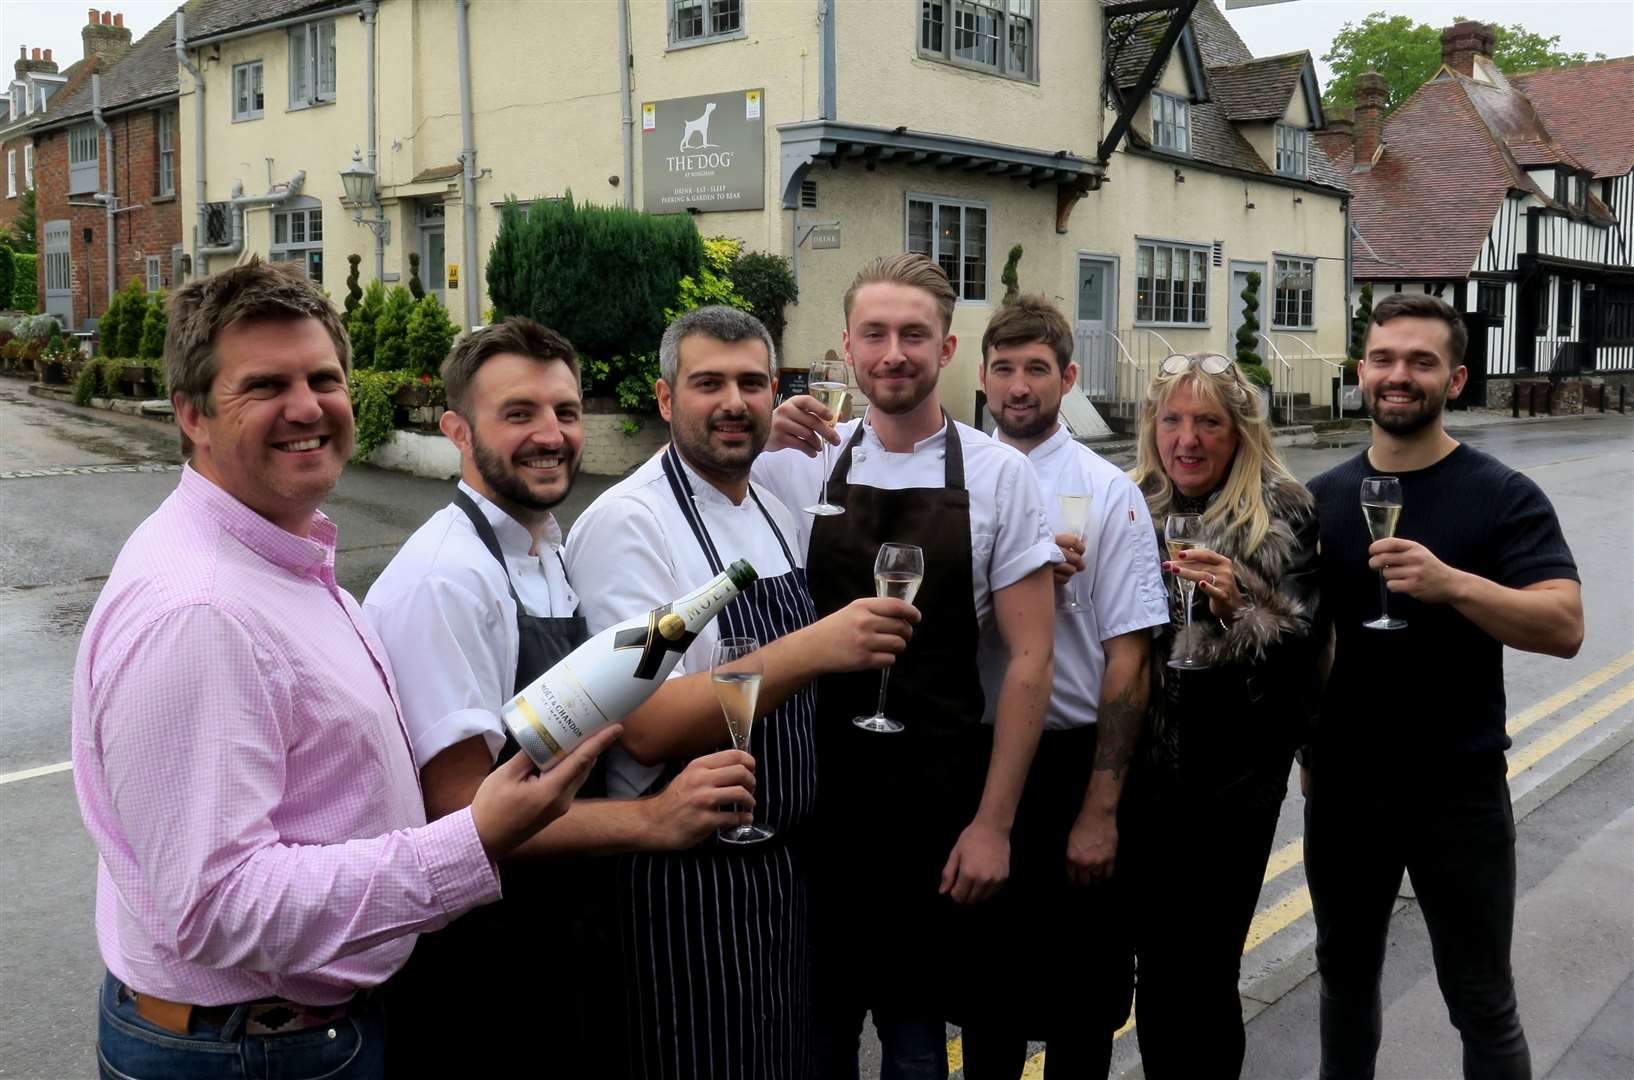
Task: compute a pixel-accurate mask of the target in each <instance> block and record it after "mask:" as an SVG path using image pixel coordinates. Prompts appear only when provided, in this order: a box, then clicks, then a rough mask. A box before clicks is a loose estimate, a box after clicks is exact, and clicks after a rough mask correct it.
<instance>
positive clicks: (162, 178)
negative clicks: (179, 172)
mask: <svg viewBox="0 0 1634 1080" xmlns="http://www.w3.org/2000/svg"><path fill="white" fill-rule="evenodd" d="M154 126H155V127H156V128H157V129H158V141H159V154H158V163H159V178H158V182H157V183H158V197H159V198H161V199H162V198H168V197H170V196H173V195H175V194H176V114H175V113H174V112H172V111H170V110H169V109H161V110H159V116H158V118H157V119H156V120H155V121H154Z"/></svg>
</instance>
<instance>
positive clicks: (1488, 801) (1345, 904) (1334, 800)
mask: <svg viewBox="0 0 1634 1080" xmlns="http://www.w3.org/2000/svg"><path fill="white" fill-rule="evenodd" d="M1327 760H1328V758H1327V757H1326V756H1324V757H1323V758H1319V759H1318V760H1317V762H1316V763H1315V764H1314V766H1313V768H1312V773H1311V784H1310V788H1311V790H1310V793H1309V795H1308V796H1307V797H1306V800H1305V873H1306V877H1307V880H1308V881H1309V882H1310V889H1311V900H1312V903H1313V905H1314V907H1315V911H1316V934H1317V937H1316V962H1317V968H1318V971H1319V973H1320V975H1321V995H1322V997H1321V1035H1322V1071H1321V1077H1322V1080H1353V1078H1354V1080H1370V1078H1371V1077H1372V1076H1373V1067H1374V1060H1375V1058H1376V1057H1377V1056H1378V1052H1379V1039H1380V1036H1381V1034H1382V1032H1381V1028H1382V1024H1383V1008H1382V1003H1381V1000H1380V993H1379V975H1380V971H1381V969H1382V968H1383V966H1384V950H1385V941H1386V938H1387V937H1388V935H1389V931H1390V909H1391V906H1392V905H1393V904H1394V901H1395V896H1396V892H1397V890H1398V888H1399V887H1400V885H1401V875H1402V871H1403V869H1405V870H1407V871H1408V872H1409V873H1411V874H1412V876H1413V889H1414V892H1415V893H1416V894H1417V896H1418V902H1419V907H1420V909H1421V910H1422V911H1423V913H1424V922H1425V925H1426V926H1427V928H1428V929H1429V932H1430V945H1431V949H1432V953H1433V956H1434V959H1435V972H1436V980H1437V982H1439V983H1440V986H1441V994H1442V997H1443V998H1445V1000H1446V1003H1447V1012H1448V1015H1449V1017H1450V1019H1451V1020H1452V1023H1453V1026H1454V1027H1455V1028H1457V1029H1458V1032H1459V1035H1460V1036H1461V1037H1462V1039H1463V1044H1464V1075H1465V1077H1468V1078H1471V1080H1488V1078H1491V1080H1527V1078H1529V1077H1530V1076H1531V1075H1532V1065H1531V1054H1530V1052H1529V1050H1528V1049H1527V1045H1526V1034H1525V1032H1524V1031H1522V1029H1521V1023H1520V1017H1519V1015H1518V1014H1517V1012H1516V1006H1515V981H1514V978H1513V976H1512V974H1511V971H1510V966H1509V948H1510V939H1511V937H1512V935H1513V932H1514V924H1515V817H1514V811H1513V809H1512V808H1511V806H1510V803H1509V783H1508V781H1507V779H1506V778H1505V765H1504V756H1503V754H1502V753H1501V752H1498V751H1494V752H1492V753H1490V754H1483V755H1479V756H1470V757H1466V758H1463V759H1459V760H1452V761H1448V762H1445V763H1443V764H1442V765H1441V766H1440V767H1438V768H1436V769H1434V770H1425V771H1423V772H1421V773H1419V774H1417V775H1415V776H1414V777H1412V778H1404V777H1401V776H1396V777H1392V778H1391V779H1390V780H1389V782H1383V780H1382V778H1381V776H1380V774H1379V773H1378V772H1377V771H1372V770H1369V771H1367V772H1366V773H1365V775H1364V774H1363V772H1362V771H1361V770H1359V769H1355V768H1352V767H1347V766H1346V765H1345V764H1344V763H1343V762H1341V763H1339V764H1335V765H1329V764H1325V762H1326V761H1327Z"/></svg>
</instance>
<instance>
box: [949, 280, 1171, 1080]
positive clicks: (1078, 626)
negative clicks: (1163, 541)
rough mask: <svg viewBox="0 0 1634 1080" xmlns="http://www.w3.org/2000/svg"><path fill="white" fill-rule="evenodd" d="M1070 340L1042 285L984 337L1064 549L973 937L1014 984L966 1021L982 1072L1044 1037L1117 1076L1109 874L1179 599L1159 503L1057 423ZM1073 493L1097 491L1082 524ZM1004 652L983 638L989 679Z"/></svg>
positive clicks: (1074, 373)
mask: <svg viewBox="0 0 1634 1080" xmlns="http://www.w3.org/2000/svg"><path fill="white" fill-rule="evenodd" d="M1072 347H1073V337H1072V328H1071V326H1070V325H1069V324H1068V323H1067V320H1066V318H1065V317H1064V316H1063V315H1062V314H1061V312H1060V311H1058V310H1057V309H1056V308H1055V306H1054V305H1053V304H1051V303H1050V302H1049V301H1048V300H1046V299H1044V298H1043V297H1039V296H1022V297H1019V298H1017V299H1016V300H1015V301H1012V302H1010V303H1007V304H1005V305H1004V306H1002V307H1001V308H1000V309H999V310H998V311H997V312H995V313H994V315H993V318H992V319H991V320H990V321H989V323H988V326H987V330H986V332H985V333H984V334H983V335H982V368H981V380H982V389H983V390H984V391H985V393H986V396H987V408H988V410H989V412H990V413H991V414H992V416H993V419H994V421H995V423H996V424H997V428H998V430H997V432H996V437H997V438H998V439H999V440H1000V441H1002V442H1005V443H1008V444H1009V445H1011V446H1014V447H1015V448H1016V449H1018V450H1020V451H1022V452H1023V453H1025V454H1026V455H1027V460H1028V462H1029V463H1030V464H1031V465H1032V467H1033V469H1034V471H1035V472H1036V473H1037V474H1038V479H1039V482H1040V483H1041V484H1042V485H1043V488H1044V493H1045V497H1046V498H1047V499H1049V500H1050V502H1051V504H1052V505H1051V508H1050V509H1051V515H1052V517H1053V519H1054V524H1055V528H1056V529H1057V534H1056V537H1055V539H1056V543H1057V544H1058V546H1060V547H1061V549H1062V550H1063V552H1065V553H1066V554H1067V561H1066V562H1065V563H1063V564H1062V565H1059V566H1057V567H1056V575H1057V581H1058V592H1059V595H1060V603H1058V605H1057V609H1056V619H1055V685H1054V687H1053V689H1052V692H1051V694H1050V707H1049V713H1048V715H1047V716H1046V718H1045V722H1044V727H1045V731H1044V736H1043V739H1042V740H1041V741H1040V743H1039V748H1038V753H1037V754H1036V755H1034V757H1033V767H1032V770H1031V772H1030V773H1029V774H1028V778H1027V788H1026V791H1025V792H1024V793H1023V795H1022V799H1021V810H1020V812H1019V813H1018V815H1017V821H1016V828H1015V832H1014V835H1013V840H1012V851H1013V861H1014V869H1013V871H1012V874H1011V888H1010V889H1008V890H1007V891H1006V894H1005V895H1004V896H1003V897H1001V901H1000V903H999V904H997V905H995V908H994V909H993V910H992V911H991V912H990V914H992V915H993V916H994V919H993V923H992V925H991V927H990V932H989V933H986V934H983V935H982V936H981V937H980V939H979V940H978V942H977V943H976V944H975V946H974V950H973V962H974V963H976V964H978V965H981V966H983V967H984V969H985V970H986V972H987V975H986V977H987V978H988V979H990V980H993V981H995V982H996V983H1002V985H1004V986H1005V987H1006V988H1007V990H1006V993H1005V994H1004V995H1002V996H1001V997H999V998H997V1000H995V1002H994V1003H993V1007H992V1008H990V1009H988V1010H987V1011H985V1012H983V1013H981V1014H977V1015H972V1016H970V1017H967V1018H964V1019H963V1023H964V1027H963V1032H962V1033H963V1037H964V1052H965V1068H966V1071H967V1073H969V1075H971V1076H972V1077H976V1078H978V1080H988V1078H995V1080H1015V1078H1017V1077H1020V1076H1021V1074H1022V1069H1023V1067H1024V1065H1025V1062H1026V1058H1027V1044H1028V1042H1029V1040H1031V1041H1041V1042H1044V1043H1045V1044H1046V1050H1047V1053H1046V1055H1045V1059H1044V1060H1045V1062H1046V1065H1045V1070H1046V1072H1045V1075H1046V1077H1047V1078H1051V1077H1055V1076H1057V1075H1059V1076H1063V1077H1066V1076H1070V1077H1104V1076H1105V1075H1106V1074H1107V1069H1108V1067H1109V1065H1110V1062H1111V1054H1112V1037H1113V1034H1114V1033H1115V1032H1116V1030H1117V1029H1118V1028H1119V1027H1121V1026H1122V1025H1123V1022H1124V1021H1125V1020H1126V1019H1127V1018H1128V1014H1129V1002H1130V996H1131V994H1132V992H1133V988H1134V987H1133V975H1134V971H1133V964H1134V954H1133V947H1132V942H1131V939H1130V937H1129V935H1128V933H1127V932H1126V930H1125V926H1126V925H1127V917H1126V915H1125V912H1124V909H1123V907H1122V904H1121V898H1122V892H1121V888H1120V886H1119V883H1118V882H1117V881H1115V880H1114V879H1113V872H1114V868H1115V863H1116V857H1117V847H1118V825H1117V813H1118V806H1119V802H1120V799H1121V797H1122V793H1123V786H1124V779H1125V776H1126V773H1127V771H1128V768H1129V764H1130V759H1131V756H1132V754H1133V752H1134V749H1135V743H1136V741H1137V740H1138V738H1139V736H1140V732H1141V728H1142V726H1143V722H1144V717H1145V713H1146V701H1147V694H1148V679H1149V678H1150V668H1149V665H1150V659H1151V643H1152V629H1153V628H1154V627H1159V626H1162V625H1164V624H1165V623H1166V622H1167V621H1168V618H1169V612H1168V602H1167V598H1166V595H1165V591H1164V586H1163V577H1162V572H1161V570H1160V569H1159V560H1158V553H1157V541H1156V533H1155V532H1154V531H1153V529H1152V522H1151V517H1150V514H1149V512H1148V511H1147V509H1146V500H1145V499H1144V498H1143V497H1142V496H1141V494H1140V491H1139V490H1138V489H1137V488H1136V487H1135V485H1134V483H1133V482H1132V481H1131V480H1130V479H1129V478H1128V477H1127V476H1125V475H1124V473H1123V471H1122V470H1121V469H1119V468H1117V467H1116V466H1115V465H1113V464H1111V463H1110V462H1108V461H1106V460H1105V459H1104V458H1102V457H1101V456H1100V455H1099V454H1096V453H1095V452H1094V451H1092V450H1090V449H1089V448H1088V447H1086V446H1083V445H1081V444H1079V443H1078V442H1077V441H1076V440H1074V439H1073V437H1072V433H1071V432H1070V431H1068V430H1067V428H1066V426H1065V425H1064V424H1062V423H1061V421H1060V410H1061V399H1062V397H1063V396H1064V395H1065V394H1066V393H1067V391H1069V390H1070V389H1071V388H1072V387H1073V385H1074V384H1075V383H1076V382H1077V379H1078V367H1077V365H1076V364H1074V363H1073V362H1072ZM1062 496H1088V497H1089V508H1088V518H1087V521H1086V522H1085V524H1084V526H1083V531H1082V534H1081V535H1080V534H1078V533H1076V532H1073V531H1071V528H1070V527H1069V526H1068V524H1067V522H1066V520H1065V517H1064V514H1065V508H1064V507H1063V506H1062V505H1061V502H1060V500H1061V497H1062ZM1004 660H1005V657H1004V652H1003V650H1002V648H995V647H992V646H991V645H990V643H987V642H984V648H983V650H982V659H981V663H982V671H983V673H984V676H985V675H986V673H988V672H993V671H999V670H1002V669H1003V664H1004ZM991 705H992V702H991V701H990V702H989V706H990V709H989V715H990V716H991Z"/></svg>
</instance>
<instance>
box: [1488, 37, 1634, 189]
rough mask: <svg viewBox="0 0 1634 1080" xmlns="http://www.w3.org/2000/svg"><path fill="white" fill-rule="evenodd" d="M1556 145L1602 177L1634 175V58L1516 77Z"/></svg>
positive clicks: (1517, 82)
mask: <svg viewBox="0 0 1634 1080" xmlns="http://www.w3.org/2000/svg"><path fill="white" fill-rule="evenodd" d="M1510 81H1511V83H1512V84H1513V85H1515V86H1516V87H1518V88H1519V89H1520V90H1521V92H1522V93H1524V94H1525V95H1526V97H1527V98H1528V99H1529V100H1530V102H1531V105H1532V107H1533V108H1534V109H1535V110H1536V112H1537V115H1538V117H1539V118H1540V119H1541V120H1542V121H1543V123H1544V124H1545V125H1547V127H1548V130H1549V132H1550V134H1552V135H1553V136H1554V139H1555V141H1556V143H1558V144H1560V145H1561V146H1563V147H1564V148H1565V149H1567V150H1568V151H1569V152H1570V153H1571V154H1572V156H1573V158H1574V159H1576V160H1577V161H1579V162H1581V163H1582V164H1583V166H1584V167H1585V168H1587V169H1588V170H1589V171H1590V172H1592V173H1593V174H1594V175H1595V176H1598V177H1607V176H1622V175H1624V174H1625V173H1628V172H1630V171H1634V122H1631V121H1630V119H1629V115H1628V110H1629V103H1630V102H1634V56H1624V57H1619V58H1617V59H1615V60H1598V61H1595V62H1594V63H1591V64H1575V65H1573V66H1572V67H1565V68H1549V69H1546V70H1543V71H1534V72H1531V73H1529V74H1525V75H1515V76H1512V77H1511V80H1510Z"/></svg>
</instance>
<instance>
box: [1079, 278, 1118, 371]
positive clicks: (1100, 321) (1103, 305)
mask: <svg viewBox="0 0 1634 1080" xmlns="http://www.w3.org/2000/svg"><path fill="white" fill-rule="evenodd" d="M1117 281H1118V275H1117V263H1116V262H1115V261H1113V260H1112V259H1104V258H1092V257H1089V256H1084V257H1081V258H1080V259H1079V260H1078V312H1077V323H1076V325H1075V326H1074V328H1073V330H1074V333H1073V336H1074V337H1075V338H1076V339H1077V340H1076V341H1075V342H1074V344H1073V352H1074V354H1076V356H1077V358H1078V369H1079V374H1078V380H1079V384H1080V385H1081V386H1082V387H1083V388H1084V393H1086V394H1088V395H1089V396H1090V397H1092V398H1102V399H1105V398H1110V397H1111V396H1112V393H1113V386H1114V384H1115V379H1116V375H1117V372H1116V371H1115V365H1116V363H1117V356H1116V351H1117V345H1116V343H1114V342H1113V341H1112V340H1111V339H1110V338H1109V337H1108V336H1107V332H1108V331H1110V330H1114V329H1115V328H1116V326H1117V324H1118V316H1117Z"/></svg>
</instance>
